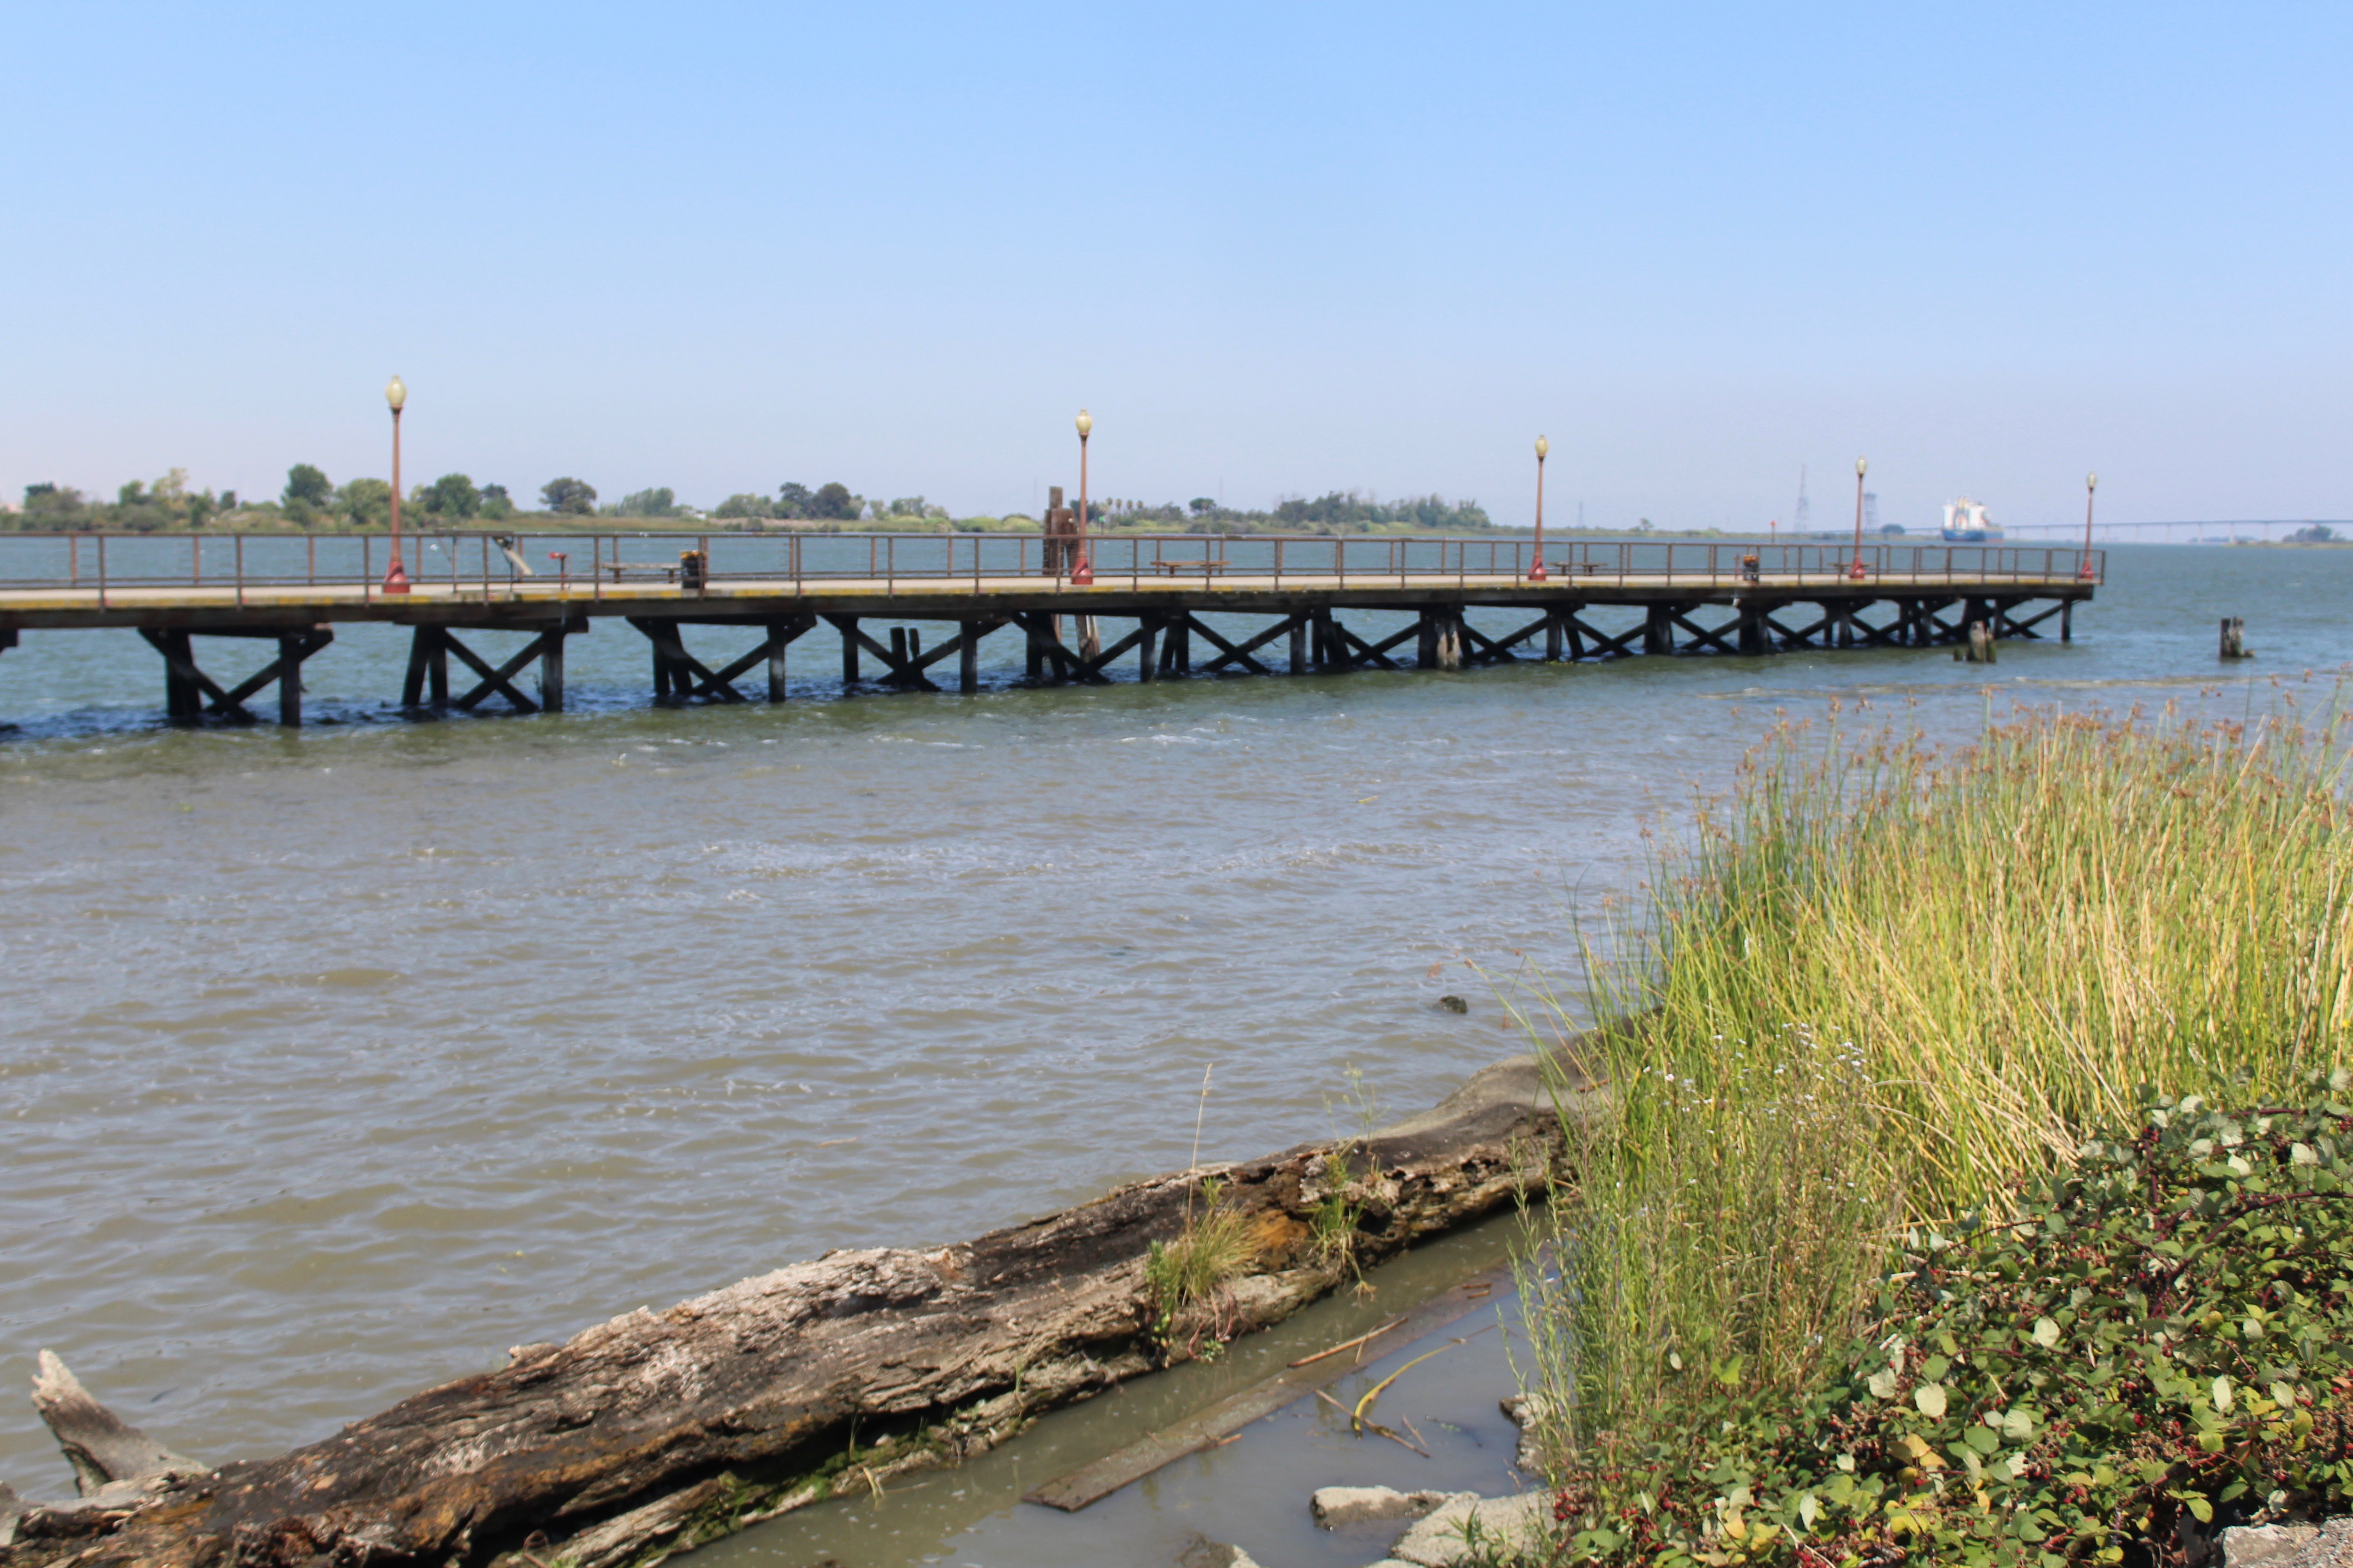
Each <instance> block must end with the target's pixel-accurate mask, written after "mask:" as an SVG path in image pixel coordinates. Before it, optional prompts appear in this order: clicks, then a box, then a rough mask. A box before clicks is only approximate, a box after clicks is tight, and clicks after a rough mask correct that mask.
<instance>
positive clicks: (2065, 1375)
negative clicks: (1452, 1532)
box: [1558, 1069, 2353, 1568]
mask: <svg viewBox="0 0 2353 1568" xmlns="http://www.w3.org/2000/svg"><path fill="white" fill-rule="evenodd" d="M2348 1082H2353V1074H2348V1073H2346V1072H2345V1071H2343V1070H2341V1069H2340V1070H2339V1071H2337V1073H2336V1074H2334V1075H2333V1077H2332V1078H2330V1079H2327V1080H2324V1081H2321V1082H2318V1083H2316V1084H2314V1085H2313V1086H2311V1088H2310V1089H2309V1090H2308V1091H2307V1092H2306V1094H2305V1095H2303V1096H2301V1097H2298V1099H2297V1100H2295V1103H2293V1104H2292V1105H2289V1106H2270V1107H2265V1106H2260V1105H2249V1104H2245V1103H2243V1102H2241V1103H2240V1104H2239V1106H2238V1108H2237V1109H2233V1110H2221V1109H2219V1108H2216V1107H2211V1106H2209V1105H2207V1104H2205V1103H2204V1102H2203V1101H2201V1100H2198V1099H2196V1098H2194V1097H2193V1098H2190V1099H2186V1100H2163V1099H2159V1100H2152V1101H2151V1102H2150V1103H2149V1104H2148V1105H2147V1108H2146V1109H2145V1110H2144V1112H2143V1114H2142V1116H2141V1118H2140V1121H2139V1122H2138V1124H2137V1126H2133V1127H2128V1128H2124V1129H2120V1130H2116V1131H2110V1132H2108V1133H2107V1134H2105V1135H2104V1136H2101V1137H2096V1138H2094V1139H2093V1140H2091V1141H2089V1142H2086V1143H2085V1144H2084V1147H2083V1148H2082V1149H2081V1150H2080V1151H2078V1152H2077V1158H2076V1161H2075V1163H2073V1165H2072V1166H2069V1167H2066V1168H2063V1169H2062V1170H2061V1171H2059V1172H2058V1173H2055V1174H2053V1175H2052V1176H2051V1177H2049V1178H2047V1179H2046V1180H2045V1181H2044V1182H2042V1183H2041V1184H2038V1185H2037V1187H2036V1188H2035V1190H2034V1191H2032V1192H2031V1194H2020V1195H2019V1198H2020V1201H2018V1202H2016V1203H2014V1204H2010V1205H2005V1212H2007V1213H2009V1214H2010V1218H2009V1219H2007V1220H2005V1221H2003V1222H2000V1223H1997V1224H1993V1225H1984V1224H1979V1223H1978V1222H1976V1221H1974V1220H1972V1221H1970V1222H1968V1223H1966V1224H1965V1225H1964V1226H1960V1227H1957V1235H1956V1236H1955V1237H1952V1238H1949V1239H1948V1238H1947V1237H1943V1236H1940V1235H1937V1234H1936V1233H1934V1232H1927V1231H1915V1232H1914V1233H1912V1234H1911V1235H1909V1236H1907V1237H1905V1241H1904V1243H1903V1246H1902V1248H1901V1251H1900V1254H1899V1256H1898V1257H1897V1258H1895V1259H1894V1261H1896V1262H1899V1263H1900V1264H1901V1265H1902V1266H1903V1267H1902V1268H1900V1269H1898V1270H1897V1271H1896V1272H1894V1274H1892V1275H1891V1276H1890V1277H1889V1278H1888V1279H1886V1281H1885V1282H1884V1285H1883V1289H1882V1291H1881V1293H1880V1296H1879V1299H1878V1300H1877V1302H1876V1304H1875V1306H1874V1308H1873V1311H1872V1313H1871V1321H1870V1323H1869V1326H1868V1327H1867V1329H1866V1330H1865V1331H1863V1332H1862V1334H1860V1335H1858V1336H1856V1337H1855V1338H1854V1339H1852V1340H1851V1341H1849V1342H1847V1343H1846V1344H1845V1345H1844V1347H1843V1348H1842V1350H1841V1352H1840V1353H1838V1354H1837V1355H1836V1356H1835V1357H1834V1358H1833V1359H1831V1361H1830V1363H1829V1364H1828V1365H1827V1366H1826V1367H1825V1377H1824V1379H1823V1381H1822V1383H1821V1385H1820V1387H1818V1388H1817V1389H1816V1390H1815V1391H1814V1392H1813V1393H1812V1394H1810V1395H1809V1396H1807V1397H1806V1398H1804V1399H1802V1400H1800V1401H1799V1402H1798V1403H1797V1404H1795V1405H1791V1404H1789V1403H1788V1402H1786V1401H1784V1400H1782V1399H1780V1398H1778V1397H1775V1398H1759V1397H1757V1394H1755V1393H1754V1392H1751V1391H1746V1390H1744V1389H1742V1388H1741V1387H1739V1386H1736V1385H1735V1386H1726V1385H1725V1384H1724V1383H1723V1382H1722V1381H1721V1380H1719V1378H1718V1377H1717V1376H1716V1375H1715V1371H1714V1369H1711V1368H1710V1367H1708V1366H1705V1365H1700V1364H1687V1365H1686V1366H1685V1367H1684V1368H1683V1371H1682V1372H1681V1373H1679V1374H1678V1375H1679V1378H1680V1380H1681V1381H1682V1382H1683V1383H1684V1384H1687V1385H1689V1386H1687V1387H1686V1388H1685V1389H1683V1390H1680V1391H1678V1397H1677V1398H1676V1399H1675V1401H1674V1403H1675V1405H1676V1406H1677V1407H1678V1409H1679V1410H1680V1411H1681V1412H1682V1413H1683V1416H1684V1417H1685V1419H1686V1421H1687V1422H1689V1423H1690V1425H1689V1426H1688V1427H1687V1428H1686V1429H1684V1430H1682V1431H1677V1432H1663V1431H1659V1430H1655V1429H1654V1430H1651V1431H1649V1432H1648V1433H1646V1434H1645V1435H1644V1436H1642V1437H1641V1439H1639V1440H1637V1441H1632V1442H1627V1443H1619V1442H1616V1441H1614V1440H1612V1441H1607V1442H1604V1443H1603V1444H1601V1445H1599V1446H1598V1447H1597V1448H1596V1449H1595V1450H1594V1451H1593V1452H1592V1453H1591V1455H1590V1457H1589V1458H1588V1459H1587V1460H1586V1461H1585V1462H1583V1463H1581V1464H1578V1465H1576V1466H1573V1467H1571V1468H1569V1469H1568V1471H1567V1475H1566V1477H1565V1480H1566V1485H1565V1487H1564V1489H1563V1491H1562V1493H1561V1497H1560V1500H1559V1505H1558V1511H1559V1513H1560V1514H1561V1515H1562V1516H1563V1517H1564V1519H1565V1521H1566V1522H1567V1526H1568V1534H1569V1539H1568V1542H1567V1551H1566V1552H1564V1554H1563V1555H1564V1560H1565V1561H1570V1562H1580V1563H1583V1562H1621V1561H1622V1562H1639V1563H1658V1564H1662V1565H1666V1568H1675V1565H1679V1564H1685V1563H1707V1564H1725V1563H1793V1564H1807V1565H1818V1564H1828V1563H1839V1564H1849V1563H1858V1564H1859V1563H1882V1562H1893V1561H1897V1560H1899V1558H1901V1559H1902V1560H1908V1561H1924V1562H1931V1563H2030V1564H2055V1563H2120V1562H2125V1561H2127V1560H2129V1559H2134V1558H2137V1559H2138V1560H2140V1561H2164V1560H2167V1559H2166V1558H2165V1557H2163V1556H2162V1555H2158V1556H2154V1557H2153V1556H2151V1555H2150V1552H2151V1548H2152V1547H2153V1546H2155V1545H2156V1544H2157V1543H2169V1542H2176V1541H2177V1540H2178V1539H2179V1538H2180V1537H2182V1536H2185V1535H2196V1536H2205V1537H2211V1534H2212V1532H2213V1531H2218V1530H2220V1529H2221V1527H2222V1526H2224V1525H2225V1524H2228V1523H2232V1522H2252V1521H2264V1520H2269V1519H2276V1518H2282V1517H2289V1518H2294V1517H2320V1516H2325V1515H2328V1514H2334V1513H2342V1512H2345V1511H2346V1510H2347V1509H2348V1505H2353V1158H2348V1156H2353V1108H2348V1104H2347V1097H2346V1096H2345V1094H2344V1090H2345V1089H2346V1088H2347V1086H2348Z"/></svg>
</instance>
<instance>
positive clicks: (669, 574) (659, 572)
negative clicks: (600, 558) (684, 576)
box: [605, 561, 678, 583]
mask: <svg viewBox="0 0 2353 1568" xmlns="http://www.w3.org/2000/svg"><path fill="white" fill-rule="evenodd" d="M605 570H606V571H607V572H610V573H611V574H613V581H614V582H616V583H618V582H620V581H622V580H623V579H624V578H628V577H659V578H660V579H661V580H662V581H664V582H666V583H675V582H677V581H678V568H677V567H676V566H675V565H666V564H664V563H661V562H659V561H607V562H606V563H605Z"/></svg>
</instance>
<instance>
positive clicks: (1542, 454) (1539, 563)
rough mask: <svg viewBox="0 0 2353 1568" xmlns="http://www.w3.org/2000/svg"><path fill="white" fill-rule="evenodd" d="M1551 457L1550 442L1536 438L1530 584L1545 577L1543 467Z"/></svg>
mask: <svg viewBox="0 0 2353 1568" xmlns="http://www.w3.org/2000/svg"><path fill="white" fill-rule="evenodd" d="M1551 455H1552V442H1551V441H1549V440H1547V439H1546V437H1542V436H1539V437H1536V540H1535V564H1534V565H1532V566H1530V567H1529V568H1528V581H1529V582H1531V583H1541V582H1543V581H1544V580H1545V577H1546V572H1545V560H1544V466H1545V458H1547V457H1550V456H1551Z"/></svg>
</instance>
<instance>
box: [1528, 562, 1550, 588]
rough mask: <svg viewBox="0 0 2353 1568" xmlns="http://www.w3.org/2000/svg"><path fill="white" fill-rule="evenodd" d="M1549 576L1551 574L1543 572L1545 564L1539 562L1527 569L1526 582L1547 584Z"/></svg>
mask: <svg viewBox="0 0 2353 1568" xmlns="http://www.w3.org/2000/svg"><path fill="white" fill-rule="evenodd" d="M1551 576H1552V574H1551V573H1549V572H1546V570H1545V563H1543V562H1541V561H1539V562H1537V563H1535V565H1533V566H1531V567H1529V568H1528V581H1529V582H1531V583H1543V582H1547V581H1549V580H1550V579H1551Z"/></svg>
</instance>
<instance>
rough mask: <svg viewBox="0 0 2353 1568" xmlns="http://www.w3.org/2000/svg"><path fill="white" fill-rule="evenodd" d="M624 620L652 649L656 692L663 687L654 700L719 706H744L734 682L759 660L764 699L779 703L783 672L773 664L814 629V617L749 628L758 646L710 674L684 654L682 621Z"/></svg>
mask: <svg viewBox="0 0 2353 1568" xmlns="http://www.w3.org/2000/svg"><path fill="white" fill-rule="evenodd" d="M627 619H628V623H629V625H631V626H635V627H636V628H637V629H638V631H640V632H642V633H644V634H645V637H646V640H647V641H648V642H649V643H651V644H653V645H654V654H655V658H657V660H658V661H659V667H660V668H659V670H658V672H657V673H658V679H657V681H656V686H657V688H658V689H657V690H656V692H655V695H656V696H657V697H663V696H669V697H677V698H696V697H709V698H712V699H714V700H717V701H721V702H742V701H744V700H746V699H745V698H744V694H743V693H742V692H740V691H738V690H736V689H735V682H736V681H737V680H739V679H742V678H743V677H744V675H745V674H747V673H749V672H750V670H751V669H752V668H753V667H754V666H755V665H757V664H760V663H761V662H763V661H764V660H765V661H768V663H769V679H768V699H769V700H770V701H779V700H782V699H783V696H784V691H783V667H782V665H781V664H780V663H777V662H776V660H777V659H778V658H779V656H781V655H782V654H783V653H784V651H785V649H786V648H787V647H791V646H792V645H793V644H794V643H795V642H796V641H797V640H799V639H800V638H801V637H805V636H806V635H807V634H808V633H809V632H811V631H813V630H815V629H816V626H817V617H816V616H808V615H801V616H771V617H766V618H764V619H761V620H758V621H753V622H750V623H749V624H751V625H754V626H759V627H760V628H761V629H762V632H763V633H764V635H763V636H762V637H761V638H760V642H759V646H758V647H754V648H753V650H752V651H751V652H749V653H747V654H745V655H744V657H743V658H739V659H737V660H735V661H734V662H733V664H730V665H728V666H727V667H726V668H723V669H719V670H713V669H712V668H711V667H710V666H708V665H706V664H704V663H703V662H702V660H701V659H699V658H695V657H694V656H693V655H692V654H691V653H689V652H687V651H686V640H685V637H684V636H683V634H682V633H681V629H680V628H681V626H684V625H685V624H686V622H685V621H684V620H683V619H681V618H680V617H677V616H628V617H627ZM694 624H696V625H698V626H737V625H743V624H745V623H744V622H742V621H738V620H733V619H730V620H724V621H706V620H703V619H702V618H700V617H698V618H697V619H696V620H695V623H694ZM662 687H667V689H666V690H664V689H659V688H662Z"/></svg>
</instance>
